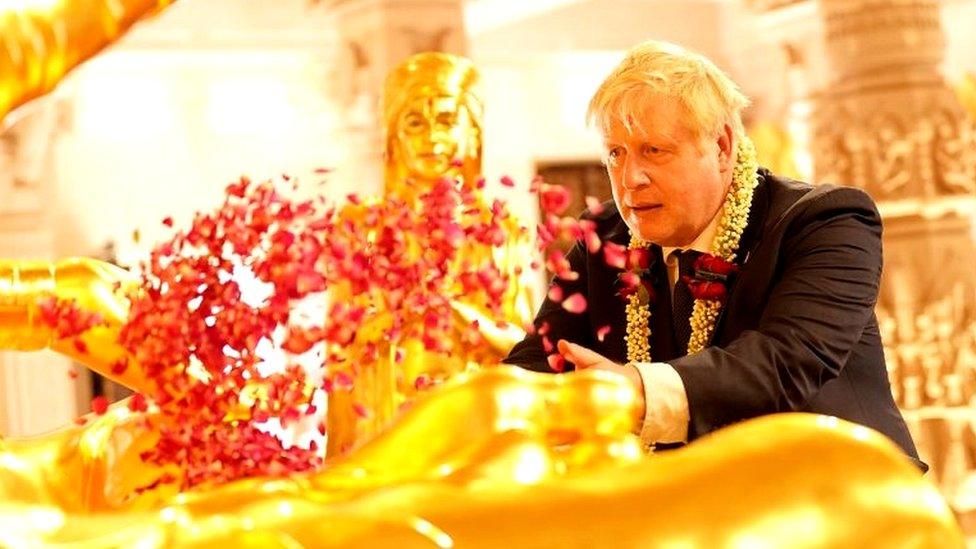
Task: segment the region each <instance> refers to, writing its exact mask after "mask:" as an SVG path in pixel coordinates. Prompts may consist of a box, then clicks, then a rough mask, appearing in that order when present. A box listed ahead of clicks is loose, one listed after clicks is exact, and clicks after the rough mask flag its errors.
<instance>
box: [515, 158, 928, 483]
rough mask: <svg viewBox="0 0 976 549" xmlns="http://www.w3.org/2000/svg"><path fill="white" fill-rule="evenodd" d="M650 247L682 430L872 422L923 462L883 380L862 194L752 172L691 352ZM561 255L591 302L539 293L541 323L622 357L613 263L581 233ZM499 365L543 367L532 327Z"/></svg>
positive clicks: (869, 207)
mask: <svg viewBox="0 0 976 549" xmlns="http://www.w3.org/2000/svg"><path fill="white" fill-rule="evenodd" d="M605 206H606V208H605V210H604V212H603V213H602V214H600V215H599V216H596V217H592V219H594V220H595V221H596V222H597V231H598V233H599V235H600V237H601V239H602V240H603V241H612V242H616V243H618V244H621V245H624V246H626V245H627V244H628V242H629V239H630V237H629V232H628V229H627V227H626V225H625V224H624V222H623V220H622V219H621V217H620V214H619V213H618V212H617V209H616V207H615V206H614V205H613V203H612V202H610V203H607V204H606V205H605ZM652 252H653V253H652V257H653V259H652V265H651V273H652V277H653V282H654V290H655V292H654V293H655V295H656V298H655V301H654V302H653V303H652V305H651V307H652V312H651V333H652V336H651V339H652V341H651V357H652V359H653V360H654V361H660V362H668V363H670V364H671V365H672V366H673V367H674V369H675V370H676V371H677V372H678V375H679V376H680V377H681V380H682V381H683V382H684V386H685V390H686V392H687V395H688V405H689V412H690V424H689V426H688V439H689V441H690V440H694V439H695V438H697V437H700V436H702V435H704V434H706V433H709V432H711V431H714V430H715V429H718V428H720V427H723V426H725V425H728V424H730V423H734V422H737V421H741V420H744V419H747V418H752V417H756V416H761V415H764V414H771V413H776V412H790V411H800V412H811V413H818V414H828V415H832V416H837V417H840V418H843V419H846V420H849V421H852V422H855V423H859V424H861V425H866V426H868V427H871V428H872V429H875V430H877V431H880V432H881V433H883V434H885V435H887V436H888V437H889V438H891V440H893V441H894V442H895V443H897V444H898V445H899V446H901V447H902V449H904V451H905V453H906V454H908V455H909V456H910V457H912V458H913V460H915V461H916V462H917V463H918V464H919V466H920V467H922V468H923V469H926V466H925V465H924V464H922V462H920V461H918V455H917V453H916V450H915V445H914V443H913V442H912V439H911V436H910V435H909V433H908V429H907V428H906V426H905V422H904V420H903V419H902V417H901V413H900V412H899V411H898V408H897V407H896V406H895V403H894V400H893V398H892V396H891V388H890V386H889V383H888V375H887V371H886V369H885V359H884V353H883V351H882V347H881V338H880V335H879V332H878V322H877V319H876V317H875V315H874V305H875V301H876V300H877V296H878V283H879V280H880V276H881V218H880V216H879V214H878V211H877V209H876V208H875V206H874V203H873V202H872V201H871V199H870V198H869V197H868V195H867V194H865V193H863V192H862V191H859V190H857V189H853V188H849V187H837V186H832V185H824V186H817V187H813V186H810V185H808V184H805V183H800V182H797V181H792V180H787V179H783V178H779V177H776V176H774V175H772V174H770V173H769V172H768V171H766V170H760V183H759V186H758V187H757V188H756V192H755V195H754V198H753V203H752V209H751V211H750V216H749V225H748V227H747V228H746V231H745V233H744V234H743V237H742V240H741V244H740V249H739V253H738V257H737V262H738V263H740V264H741V271H740V272H739V273H738V275H737V276H736V277H735V278H734V279H733V280H732V281H731V282H730V294H729V299H728V301H727V302H726V305H725V307H724V308H723V309H722V313H721V315H720V317H719V319H718V323H717V325H716V329H715V333H714V335H713V337H712V341H711V346H709V347H707V348H706V349H705V350H703V351H702V352H700V353H696V354H694V355H690V356H678V352H677V351H676V348H677V345H676V344H675V341H674V336H673V330H672V327H671V318H670V315H671V303H670V291H669V288H668V278H667V271H666V266H665V265H664V262H663V260H662V257H661V248H660V247H659V246H652ZM568 259H569V261H570V264H571V265H572V267H573V270H575V271H576V272H578V273H579V274H580V277H579V279H578V280H576V281H573V282H565V281H558V282H556V283H558V284H559V285H561V286H562V287H563V289H564V293H565V295H567V296H568V295H570V294H572V293H574V292H582V293H583V295H584V296H586V299H587V303H588V304H589V306H588V309H587V311H586V312H585V313H583V314H572V313H569V312H567V311H566V310H564V309H563V308H562V306H561V305H560V304H559V303H553V302H552V301H550V300H548V299H547V300H546V301H545V302H544V303H543V304H542V307H541V308H540V310H539V314H538V315H537V317H536V319H535V325H536V326H537V327H538V326H541V325H542V323H543V322H547V323H548V324H549V334H548V337H549V338H550V340H551V342H552V343H555V342H556V341H557V340H558V339H566V340H569V341H573V342H575V343H578V344H580V345H583V346H585V347H589V348H591V349H593V350H595V351H597V352H599V353H601V354H603V355H604V356H606V357H607V358H609V359H611V360H614V361H616V362H621V363H622V362H626V361H627V358H626V355H627V351H626V345H625V343H624V333H625V331H626V317H625V316H624V305H625V302H624V300H623V299H621V298H620V297H618V296H617V295H616V293H617V291H618V290H619V287H618V286H617V284H616V278H617V275H618V274H619V273H620V271H619V270H617V269H615V268H612V267H609V266H607V265H606V263H605V262H604V259H603V254H602V252H601V253H597V254H590V253H588V252H587V250H586V248H585V246H583V245H582V243H577V244H576V245H575V246H574V247H573V249H572V250H571V251H570V253H569V254H568ZM607 325H609V326H611V332H610V333H609V335H607V336H606V337H605V338H604V340H603V341H602V342H601V341H599V340H598V339H597V336H596V332H597V330H598V329H600V328H601V327H603V326H607ZM505 362H508V363H510V364H517V365H520V366H522V367H525V368H529V369H532V370H537V371H550V369H549V366H548V363H547V361H546V353H545V352H544V350H543V345H542V341H541V338H540V336H538V335H530V336H528V337H527V338H526V339H525V340H524V341H522V342H520V343H519V344H517V345H516V346H515V348H514V349H512V351H511V353H510V354H509V356H508V358H506V359H505Z"/></svg>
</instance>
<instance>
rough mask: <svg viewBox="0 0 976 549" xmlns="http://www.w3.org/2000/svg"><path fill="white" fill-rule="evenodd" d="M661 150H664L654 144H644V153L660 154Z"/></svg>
mask: <svg viewBox="0 0 976 549" xmlns="http://www.w3.org/2000/svg"><path fill="white" fill-rule="evenodd" d="M662 152H664V150H663V149H660V148H658V147H655V146H654V145H645V146H644V154H646V155H655V154H660V153H662Z"/></svg>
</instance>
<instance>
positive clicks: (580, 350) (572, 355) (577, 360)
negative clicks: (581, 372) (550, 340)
mask: <svg viewBox="0 0 976 549" xmlns="http://www.w3.org/2000/svg"><path fill="white" fill-rule="evenodd" d="M556 347H557V348H558V349H559V354H561V355H563V357H564V358H565V359H566V360H568V361H570V362H572V363H573V364H575V365H576V368H577V369H583V368H588V367H590V366H592V365H594V364H598V363H600V362H602V361H605V360H606V358H604V356H603V355H601V354H600V353H597V352H595V351H591V350H589V349H587V348H586V347H583V346H582V345H577V344H575V343H570V342H569V341H566V340H565V339H560V340H559V341H558V342H557V343H556Z"/></svg>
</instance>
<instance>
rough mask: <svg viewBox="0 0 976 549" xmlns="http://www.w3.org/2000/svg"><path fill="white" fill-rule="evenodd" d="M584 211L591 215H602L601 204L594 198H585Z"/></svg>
mask: <svg viewBox="0 0 976 549" xmlns="http://www.w3.org/2000/svg"><path fill="white" fill-rule="evenodd" d="M586 209H587V211H589V212H590V214H592V215H600V214H601V213H603V210H604V208H603V204H602V203H601V202H600V200H599V199H598V198H597V197H595V196H587V197H586Z"/></svg>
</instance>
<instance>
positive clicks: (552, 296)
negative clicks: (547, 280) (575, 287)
mask: <svg viewBox="0 0 976 549" xmlns="http://www.w3.org/2000/svg"><path fill="white" fill-rule="evenodd" d="M549 300H550V301H555V302H556V303H559V302H560V301H562V300H563V287H562V286H560V285H559V284H553V285H552V287H551V288H549Z"/></svg>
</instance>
